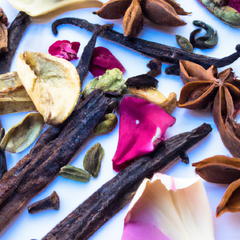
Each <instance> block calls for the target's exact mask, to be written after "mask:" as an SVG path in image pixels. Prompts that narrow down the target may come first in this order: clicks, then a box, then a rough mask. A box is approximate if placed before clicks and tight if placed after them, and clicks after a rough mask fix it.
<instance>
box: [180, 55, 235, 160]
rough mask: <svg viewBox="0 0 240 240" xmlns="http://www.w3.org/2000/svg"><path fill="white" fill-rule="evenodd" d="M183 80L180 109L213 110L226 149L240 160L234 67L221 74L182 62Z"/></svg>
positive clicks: (212, 69)
mask: <svg viewBox="0 0 240 240" xmlns="http://www.w3.org/2000/svg"><path fill="white" fill-rule="evenodd" d="M179 63H180V77H181V79H182V81H183V83H184V84H185V85H184V87H183V88H182V90H181V93H180V98H179V101H178V107H180V108H188V109H196V110H203V109H209V108H211V109H212V114H213V119H214V122H215V124H216V126H217V128H218V131H219V133H220V135H221V138H222V141H223V143H224V145H225V146H226V148H227V149H228V150H229V151H230V153H231V154H232V155H233V156H234V157H240V125H239V124H237V123H236V122H235V118H236V116H237V114H238V112H239V110H240V81H239V80H238V78H237V77H235V75H234V73H233V72H232V69H231V68H228V69H226V70H224V71H222V72H220V73H218V72H217V69H216V68H215V67H214V66H211V67H210V68H209V69H208V70H205V69H204V68H203V67H201V66H200V65H198V64H196V63H192V62H188V61H183V60H180V62H179Z"/></svg>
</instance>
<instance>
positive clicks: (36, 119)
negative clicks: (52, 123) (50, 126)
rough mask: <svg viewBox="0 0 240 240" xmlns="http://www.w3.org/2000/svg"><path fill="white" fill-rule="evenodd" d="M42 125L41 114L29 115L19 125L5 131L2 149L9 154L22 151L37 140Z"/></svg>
mask: <svg viewBox="0 0 240 240" xmlns="http://www.w3.org/2000/svg"><path fill="white" fill-rule="evenodd" d="M43 123H44V122H43V117H42V115H41V114H39V113H29V114H28V115H26V117H25V118H24V119H23V120H22V121H21V122H20V123H19V124H17V125H15V126H13V127H12V128H10V129H9V130H8V131H7V133H6V135H5V136H4V138H3V139H2V141H1V146H2V148H3V149H4V148H5V150H6V151H8V152H11V153H17V152H21V151H23V150H24V149H26V148H27V147H29V146H30V145H31V144H32V143H33V142H34V141H35V140H36V139H37V137H38V136H39V134H40V133H41V131H42V126H43Z"/></svg>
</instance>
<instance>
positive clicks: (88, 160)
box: [83, 143, 104, 178]
mask: <svg viewBox="0 0 240 240" xmlns="http://www.w3.org/2000/svg"><path fill="white" fill-rule="evenodd" d="M103 157H104V150H103V148H102V146H101V144H100V143H97V144H95V145H94V146H93V147H91V148H90V149H89V150H88V152H87V153H86V155H85V157H84V160H83V166H84V169H85V170H86V171H88V172H89V173H90V174H91V175H92V176H93V177H94V178H96V177H97V176H98V174H99V171H100V167H101V162H102V159H103Z"/></svg>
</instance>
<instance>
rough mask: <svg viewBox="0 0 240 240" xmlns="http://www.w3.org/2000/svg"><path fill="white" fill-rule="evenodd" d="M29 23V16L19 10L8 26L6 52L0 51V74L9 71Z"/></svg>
mask: <svg viewBox="0 0 240 240" xmlns="http://www.w3.org/2000/svg"><path fill="white" fill-rule="evenodd" d="M30 23H31V18H30V16H28V15H27V14H26V13H24V12H19V14H18V15H17V17H16V18H15V19H14V21H13V22H12V24H11V25H10V27H9V28H8V52H2V53H0V74H3V73H7V72H9V71H10V67H11V63H12V59H13V57H14V54H15V52H16V50H17V47H18V44H19V42H20V40H21V39H22V36H23V34H24V32H25V30H26V29H27V27H28V26H29V24H30Z"/></svg>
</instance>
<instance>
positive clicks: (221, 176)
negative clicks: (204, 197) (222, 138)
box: [193, 155, 240, 217]
mask: <svg viewBox="0 0 240 240" xmlns="http://www.w3.org/2000/svg"><path fill="white" fill-rule="evenodd" d="M193 166H194V167H196V170H195V171H196V173H197V174H199V175H200V176H201V177H202V178H203V179H205V180H206V181H208V182H213V183H224V184H230V185H229V186H228V188H227V190H226V192H225V193H224V196H223V198H222V201H221V202H220V204H219V205H218V207H217V210H216V216H217V217H220V216H221V215H222V214H223V213H225V212H240V202H239V199H240V158H230V157H226V156H222V155H219V156H214V157H211V158H207V159H204V160H202V161H201V162H197V163H194V164H193Z"/></svg>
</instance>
